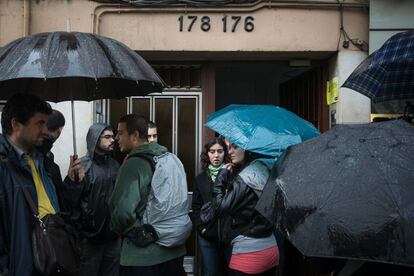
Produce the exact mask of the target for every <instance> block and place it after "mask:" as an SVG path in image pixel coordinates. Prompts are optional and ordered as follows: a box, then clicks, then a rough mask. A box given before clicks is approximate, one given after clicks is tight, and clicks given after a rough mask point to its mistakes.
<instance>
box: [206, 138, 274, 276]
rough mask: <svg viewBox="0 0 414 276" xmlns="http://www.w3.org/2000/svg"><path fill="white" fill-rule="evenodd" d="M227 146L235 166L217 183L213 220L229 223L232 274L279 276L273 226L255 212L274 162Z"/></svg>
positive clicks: (226, 237)
mask: <svg viewBox="0 0 414 276" xmlns="http://www.w3.org/2000/svg"><path fill="white" fill-rule="evenodd" d="M225 143H226V145H227V149H228V153H229V156H230V159H231V163H228V164H225V165H224V166H223V169H221V170H220V172H219V174H218V175H217V178H216V181H215V185H214V191H213V196H214V198H213V200H212V209H213V211H214V215H213V220H212V221H215V220H217V219H222V220H225V221H226V222H228V224H226V228H225V229H223V235H222V236H223V237H222V239H223V240H224V241H229V242H230V244H231V258H230V263H229V268H230V272H231V274H232V275H275V273H276V266H277V265H278V263H279V249H278V246H277V243H276V239H275V236H274V234H273V227H272V225H271V224H270V223H269V222H268V221H267V220H266V219H265V218H264V217H263V216H262V215H260V214H259V213H258V212H257V211H256V210H255V206H256V203H257V201H258V199H259V196H260V194H261V192H262V191H263V187H264V185H265V184H266V181H267V178H268V177H269V174H270V168H271V166H272V164H273V161H274V160H273V159H272V158H269V157H267V158H265V156H262V155H259V154H256V153H252V152H248V151H245V150H243V149H242V148H240V147H238V146H237V145H236V144H234V143H232V142H231V141H228V140H227V139H225ZM202 215H203V214H202ZM224 234H225V235H224Z"/></svg>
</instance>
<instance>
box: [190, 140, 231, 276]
mask: <svg viewBox="0 0 414 276" xmlns="http://www.w3.org/2000/svg"><path fill="white" fill-rule="evenodd" d="M200 157H201V165H202V169H203V172H202V173H201V174H199V175H197V177H196V179H195V184H194V190H193V201H192V209H193V216H192V219H193V224H194V225H195V227H196V231H197V241H198V246H199V248H200V251H201V256H202V260H203V265H204V266H203V271H204V273H203V275H204V276H209V275H214V276H216V275H221V273H222V271H223V270H224V269H225V265H224V263H225V261H224V254H223V252H224V251H223V247H222V244H221V243H220V242H219V236H220V235H219V226H220V220H217V221H215V222H213V223H205V222H203V220H202V218H201V217H200V211H201V208H202V206H203V205H206V204H208V203H209V202H210V201H211V199H212V194H213V186H214V181H215V179H216V176H217V173H218V171H219V170H220V169H221V168H222V167H223V161H224V160H225V159H226V157H227V147H226V144H225V143H224V141H223V139H221V138H217V137H216V138H213V139H211V140H210V141H209V142H208V143H207V144H205V145H204V149H203V152H202V153H201V155H200Z"/></svg>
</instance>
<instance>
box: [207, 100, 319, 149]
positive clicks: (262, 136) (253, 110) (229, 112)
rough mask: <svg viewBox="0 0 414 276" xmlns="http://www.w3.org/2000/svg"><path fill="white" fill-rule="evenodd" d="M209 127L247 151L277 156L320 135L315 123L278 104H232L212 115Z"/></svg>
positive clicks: (209, 118)
mask: <svg viewBox="0 0 414 276" xmlns="http://www.w3.org/2000/svg"><path fill="white" fill-rule="evenodd" d="M206 126H207V127H209V128H211V129H212V130H214V131H215V132H217V133H219V134H220V135H222V136H224V137H226V138H227V139H229V140H230V141H232V142H233V143H235V144H237V145H238V146H239V147H241V148H243V149H244V150H249V151H252V152H256V153H260V154H265V155H270V156H275V157H276V156H279V155H280V153H281V152H282V151H283V150H285V149H286V148H287V147H288V146H290V145H293V144H297V143H300V142H302V141H305V140H308V139H310V138H313V137H315V136H318V135H319V131H318V130H317V129H316V128H315V127H314V126H313V125H312V124H311V123H309V122H308V121H305V120H303V119H302V118H300V117H298V116H297V115H296V114H294V113H292V112H290V111H288V110H286V109H284V108H281V107H278V106H274V105H235V104H234V105H229V106H227V107H225V108H223V109H220V110H218V111H216V112H214V113H213V114H211V115H210V116H209V117H208V120H207V123H206Z"/></svg>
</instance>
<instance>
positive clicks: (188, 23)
mask: <svg viewBox="0 0 414 276" xmlns="http://www.w3.org/2000/svg"><path fill="white" fill-rule="evenodd" d="M178 22H179V28H180V32H185V31H187V32H191V31H192V30H193V29H194V27H196V28H197V27H199V28H200V30H202V31H203V32H208V31H210V29H211V28H212V26H213V20H212V19H211V18H210V17H209V16H206V15H205V16H200V17H199V16H196V15H188V16H183V15H181V16H180V17H178ZM221 24H222V31H223V32H224V33H226V32H230V31H231V32H232V33H234V32H236V30H237V29H238V28H239V27H242V28H244V31H246V32H252V31H253V30H254V17H253V16H239V15H237V16H236V15H233V16H228V15H224V16H222V18H221Z"/></svg>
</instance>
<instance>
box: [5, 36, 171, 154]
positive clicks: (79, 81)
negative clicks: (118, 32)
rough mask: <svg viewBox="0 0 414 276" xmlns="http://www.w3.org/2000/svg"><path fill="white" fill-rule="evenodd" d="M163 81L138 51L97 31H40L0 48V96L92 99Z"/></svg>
mask: <svg viewBox="0 0 414 276" xmlns="http://www.w3.org/2000/svg"><path fill="white" fill-rule="evenodd" d="M163 86H164V82H163V81H162V79H161V78H160V77H159V76H158V74H157V73H156V72H155V71H154V69H153V68H152V67H151V66H150V65H149V64H148V63H147V62H146V61H145V60H144V59H143V58H142V57H140V56H139V55H138V54H137V53H136V52H134V51H133V50H131V49H130V48H128V47H127V46H126V45H124V44H122V43H121V42H119V41H116V40H114V39H111V38H107V37H103V36H99V35H94V34H90V33H79V32H53V33H39V34H35V35H32V36H27V37H23V38H19V39H17V40H15V41H13V42H11V43H9V44H8V45H6V46H5V47H3V48H1V49H0V100H7V99H8V98H9V97H10V96H11V95H13V94H15V93H31V94H35V95H37V96H39V97H41V98H42V99H44V100H47V101H52V102H59V101H68V100H71V101H74V100H84V101H91V100H96V99H113V98H124V97H127V96H133V95H136V96H138V95H146V94H149V93H151V92H161V91H162V88H163ZM72 110H73V109H72ZM73 121H74V120H73ZM74 130H75V127H74ZM75 137H76V135H74V151H75V154H76V146H75V145H76V143H75Z"/></svg>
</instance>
